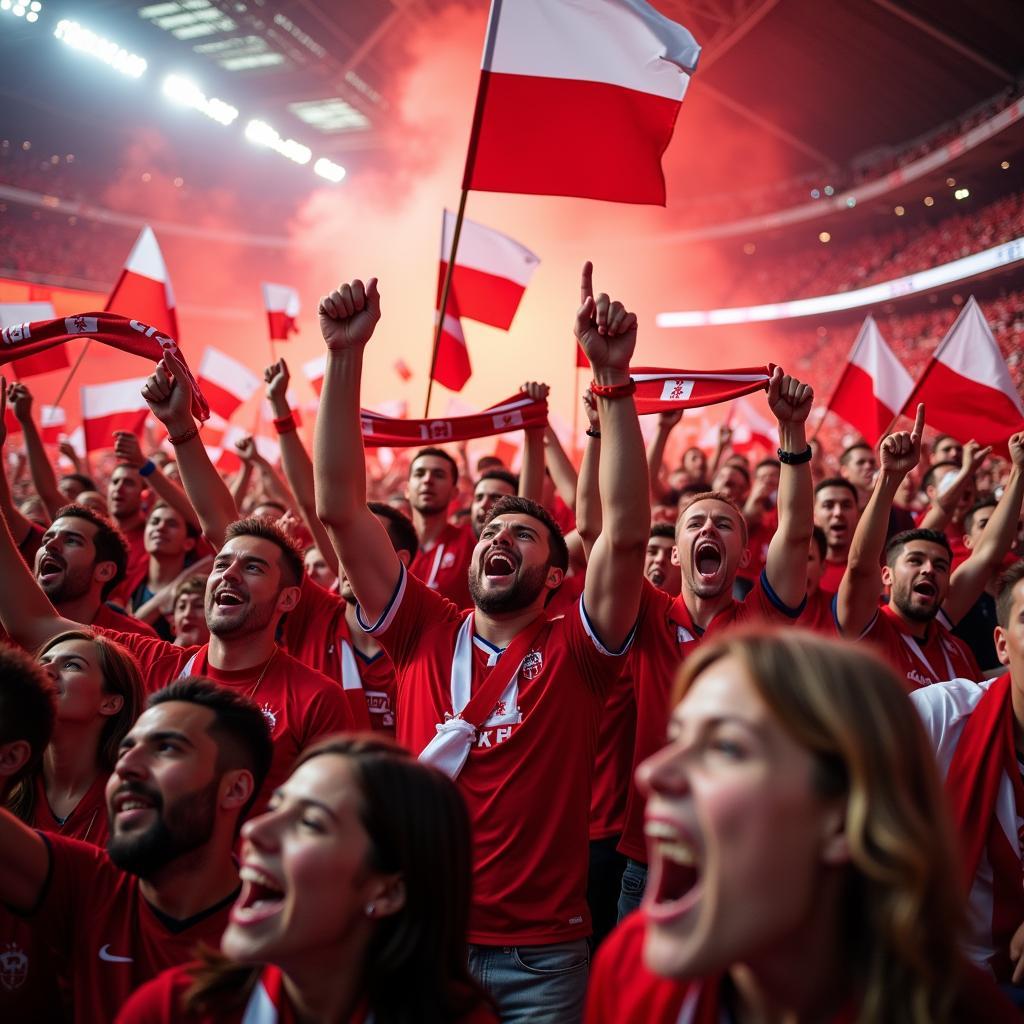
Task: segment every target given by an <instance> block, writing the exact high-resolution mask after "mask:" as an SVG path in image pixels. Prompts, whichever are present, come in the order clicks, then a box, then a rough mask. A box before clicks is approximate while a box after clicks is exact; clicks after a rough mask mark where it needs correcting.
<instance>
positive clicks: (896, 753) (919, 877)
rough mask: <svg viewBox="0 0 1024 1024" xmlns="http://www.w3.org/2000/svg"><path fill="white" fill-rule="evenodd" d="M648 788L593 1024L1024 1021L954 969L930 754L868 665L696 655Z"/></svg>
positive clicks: (844, 653) (820, 643)
mask: <svg viewBox="0 0 1024 1024" xmlns="http://www.w3.org/2000/svg"><path fill="white" fill-rule="evenodd" d="M637 783H638V785H639V786H640V788H641V790H642V791H643V792H644V793H645V794H646V796H647V808H646V829H645V830H646V835H647V844H648V851H649V854H650V865H651V874H650V877H649V881H648V885H647V892H646V895H645V898H644V903H643V904H642V907H641V910H640V911H639V912H638V913H636V914H634V915H632V916H631V917H629V918H627V919H626V920H625V921H624V922H623V924H622V925H621V926H620V927H619V928H618V929H617V931H616V932H615V933H613V935H612V936H611V938H609V939H608V941H607V942H606V944H605V946H604V947H603V948H602V950H601V952H600V953H599V955H598V958H597V961H596V964H595V969H594V972H593V974H592V981H591V988H590V992H589V994H588V1005H587V1017H586V1019H587V1022H588V1024H604V1022H609V1024H610V1022H612V1021H615V1022H622V1021H641V1020H642V1021H645V1022H650V1024H677V1022H678V1024H704V1022H716V1024H717V1022H718V1021H720V1020H732V1021H737V1022H745V1021H749V1020H758V1021H761V1020H764V1021H773V1020H779V1021H782V1020H785V1021H792V1022H801V1024H802V1022H844V1024H846V1022H849V1024H952V1022H959V1021H978V1020H985V1021H988V1022H999V1021H1003V1020H1006V1021H1010V1020H1019V1017H1018V1016H1017V1014H1016V1012H1015V1011H1014V1010H1013V1009H1012V1008H1011V1007H1010V1006H1009V1004H1007V1003H1005V1002H1004V1001H1003V997H1002V996H1001V995H1000V994H999V992H998V991H997V989H996V988H995V986H994V983H993V982H992V981H991V980H989V979H987V978H985V977H984V976H982V975H981V974H980V973H978V972H976V971H975V969H974V968H972V967H970V966H968V964H967V962H966V960H965V959H964V957H963V955H962V954H961V953H960V951H959V948H958V941H959V939H960V937H961V927H962V924H963V900H962V896H961V887H960V883H959V876H958V874H957V871H956V866H955V857H954V853H953V841H952V836H951V832H950V828H949V824H948V820H947V810H946V806H945V803H944V798H943V794H942V790H941V787H940V784H939V780H938V775H937V772H936V768H935V763H934V756H933V754H932V751H931V749H930V747H929V745H928V743H927V740H926V739H925V735H924V732H923V730H922V728H921V724H920V722H919V720H918V717H917V715H916V714H915V713H914V710H913V708H912V707H911V705H910V703H909V701H908V700H907V698H906V695H905V693H904V692H903V688H902V687H901V686H900V684H899V682H898V681H897V680H896V678H895V677H894V675H893V674H892V672H891V670H890V669H889V668H888V667H886V666H885V665H884V664H883V663H882V662H881V661H879V660H877V659H876V658H875V657H874V656H872V655H870V654H866V653H863V652H862V651H861V650H858V649H855V648H854V647H853V646H851V645H847V644H843V643H839V642H835V641H829V640H825V639H821V638H818V637H815V636H813V635H811V634H809V633H803V632H800V631H787V632H786V633H765V632H761V633H734V634H731V635H729V636H727V637H725V638H723V639H721V640H718V641H716V642H710V643H708V644H707V645H706V646H701V647H700V648H698V650H697V651H696V652H695V653H694V654H692V655H691V656H690V657H689V658H688V659H687V660H686V661H685V662H684V664H683V666H682V669H681V670H680V674H679V677H678V679H677V682H676V689H675V701H674V709H673V711H672V714H671V717H670V720H669V728H668V742H667V744H666V746H665V747H664V748H663V749H662V750H660V751H659V752H658V753H656V754H654V755H653V756H652V757H650V758H648V759H647V760H646V761H645V762H643V763H642V764H641V765H640V767H639V768H638V769H637Z"/></svg>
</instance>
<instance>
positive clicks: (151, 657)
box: [103, 629, 355, 807]
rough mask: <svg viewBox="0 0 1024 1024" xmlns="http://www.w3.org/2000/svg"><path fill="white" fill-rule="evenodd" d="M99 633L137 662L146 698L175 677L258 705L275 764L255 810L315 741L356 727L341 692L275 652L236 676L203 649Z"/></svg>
mask: <svg viewBox="0 0 1024 1024" xmlns="http://www.w3.org/2000/svg"><path fill="white" fill-rule="evenodd" d="M103 633H104V634H105V635H106V636H109V637H110V638H111V639H113V640H117V641H118V642H119V643H122V644H124V646H125V647H127V648H128V649H129V650H130V651H132V652H133V653H134V654H135V656H136V657H137V658H138V659H139V661H140V662H141V663H142V678H143V679H144V680H145V681H146V689H147V690H148V691H149V692H150V693H152V692H153V691H155V690H159V689H161V688H162V687H164V686H166V685H167V684H168V683H170V682H173V681H174V680H175V679H177V678H178V677H179V676H183V675H196V676H208V677H209V678H210V679H212V680H213V681H214V682H217V683H220V684H221V685H222V686H227V687H230V688H231V689H233V690H237V691H238V692H239V693H241V694H242V695H243V696H245V697H249V698H251V699H252V700H254V701H255V702H256V703H257V704H258V705H259V706H260V709H261V710H262V711H263V714H264V717H265V718H266V719H267V724H268V725H269V726H270V732H271V735H272V737H273V740H274V760H273V763H272V764H271V766H270V774H269V775H268V776H267V781H266V783H265V784H264V786H263V797H262V798H261V800H260V802H259V804H258V805H257V806H258V807H260V806H262V804H263V802H264V800H265V798H266V797H267V796H269V794H270V793H272V792H273V791H274V789H275V788H276V787H277V786H279V785H280V784H281V783H282V782H283V781H284V780H285V779H286V778H287V777H288V775H289V774H290V773H291V770H292V766H293V765H294V763H295V758H296V756H297V755H298V754H299V753H300V752H301V751H303V750H304V749H305V748H306V747H308V746H309V745H310V744H311V743H312V742H313V741H314V740H317V739H319V738H320V737H321V736H329V735H331V734H332V733H336V732H346V731H350V730H352V729H353V728H355V722H354V721H353V718H352V712H351V710H350V709H349V704H348V701H346V700H345V696H344V694H343V693H342V690H341V687H339V686H338V684H337V683H335V682H334V681H333V680H330V679H328V678H327V677H326V676H325V675H322V674H321V673H320V672H314V671H313V669H311V668H307V667H306V666H305V665H303V664H302V662H300V661H298V660H296V659H295V658H293V657H292V656H291V655H290V654H288V653H287V652H286V651H284V650H281V649H280V648H278V649H277V650H276V652H275V654H274V657H273V660H272V661H271V662H270V663H269V664H266V663H265V664H264V665H256V666H254V667H253V668H247V669H242V670H241V671H239V672H225V671H222V670H221V669H216V668H213V667H212V666H211V665H210V664H209V661H208V659H207V651H208V645H206V644H204V645H203V646H202V647H175V646H174V644H169V643H166V642H165V641H163V640H152V639H149V638H148V637H142V636H136V635H134V634H132V633H118V632H115V631H114V630H109V629H105V630H103Z"/></svg>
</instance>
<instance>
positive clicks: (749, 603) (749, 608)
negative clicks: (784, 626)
mask: <svg viewBox="0 0 1024 1024" xmlns="http://www.w3.org/2000/svg"><path fill="white" fill-rule="evenodd" d="M806 606H807V595H806V594H804V597H803V600H802V601H801V602H800V603H799V604H798V605H797V606H796V607H795V608H791V607H790V606H789V605H788V604H785V603H784V602H783V600H782V598H781V597H779V595H778V594H776V593H775V590H774V589H773V588H772V585H771V583H769V582H768V573H767V572H766V571H765V570H764V569H762V570H761V575H760V576H759V577H758V580H757V583H755V584H754V586H753V588H752V589H751V591H750V593H749V594H747V596H746V597H745V598H744V599H743V601H742V603H741V604H740V607H739V611H738V613H737V615H736V621H737V622H794V621H795V620H796V619H798V618H799V617H800V615H801V613H802V612H803V610H804V608H805V607H806Z"/></svg>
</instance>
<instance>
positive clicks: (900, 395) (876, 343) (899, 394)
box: [826, 316, 914, 446]
mask: <svg viewBox="0 0 1024 1024" xmlns="http://www.w3.org/2000/svg"><path fill="white" fill-rule="evenodd" d="M913 390H914V379H913V378H912V377H911V376H910V374H909V373H907V371H906V370H905V369H904V367H903V364H902V363H901V362H900V361H899V360H898V359H897V358H896V356H895V355H894V354H893V351H892V349H891V348H889V346H888V345H887V344H886V343H885V338H883V337H882V332H881V331H879V329H878V325H877V324H876V323H875V320H874V317H871V316H869V317H868V318H867V319H866V320H865V321H864V324H863V325H862V327H861V329H860V331H859V333H858V334H857V340H856V341H855V342H854V343H853V348H852V349H851V351H850V355H849V357H848V359H847V362H846V368H845V369H844V370H843V373H842V375H841V376H840V378H839V383H838V384H836V388H835V391H833V392H832V397H831V398H830V399H829V402H828V405H827V406H826V409H830V410H831V411H832V412H834V413H835V414H836V415H837V416H841V417H842V418H843V419H844V420H846V422H847V423H849V424H850V426H851V427H854V428H855V429H856V430H858V431H860V434H861V436H862V437H863V438H864V440H865V441H867V442H868V444H870V445H872V446H874V445H876V444H878V442H879V441H880V440H881V439H882V436H883V435H884V434H885V432H886V431H887V430H888V429H889V427H890V426H891V425H892V422H893V420H895V419H896V417H897V416H898V415H899V413H900V411H901V410H902V409H903V407H904V406H905V405H906V404H907V396H908V395H909V394H910V392H911V391H913Z"/></svg>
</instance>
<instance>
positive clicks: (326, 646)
mask: <svg viewBox="0 0 1024 1024" xmlns="http://www.w3.org/2000/svg"><path fill="white" fill-rule="evenodd" d="M346 607H347V605H346V604H345V602H344V601H343V600H342V599H341V598H340V597H339V596H338V595H337V594H335V593H332V592H331V591H328V590H324V588H323V587H321V586H319V585H318V584H316V583H314V582H313V581H312V580H311V579H310V578H309V577H308V576H304V577H303V579H302V596H301V597H300V598H299V603H298V605H296V607H295V608H293V609H292V610H291V611H290V612H289V613H288V615H287V617H286V618H285V620H284V647H285V649H286V650H287V651H288V652H289V653H290V654H291V655H292V656H293V657H295V658H298V660H299V661H301V662H302V663H303V664H304V665H308V666H309V667H310V668H312V669H316V671H317V672H322V673H323V674H324V675H325V676H327V677H328V678H330V679H333V680H334V681H335V682H337V683H340V684H341V686H342V689H343V690H344V692H345V698H346V700H347V701H348V702H349V706H350V709H351V711H352V717H353V720H354V722H355V727H356V728H357V729H360V730H367V729H374V730H377V731H379V732H386V733H388V734H389V735H391V736H394V734H395V713H394V694H395V667H394V665H392V664H391V659H390V658H389V657H388V656H387V654H386V653H385V652H384V651H379V652H378V653H377V654H375V655H374V656H373V657H372V658H368V657H366V655H364V654H362V653H360V652H359V651H358V650H357V649H356V647H355V645H354V644H353V643H352V636H351V632H350V630H349V628H348V622H346V621H345V609H346ZM346 644H347V645H348V649H347V651H346V647H345V645H346ZM350 654H351V658H350V657H349V655H350ZM346 666H348V667H349V669H351V668H353V667H354V668H355V675H354V678H353V674H352V672H351V671H346Z"/></svg>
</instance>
